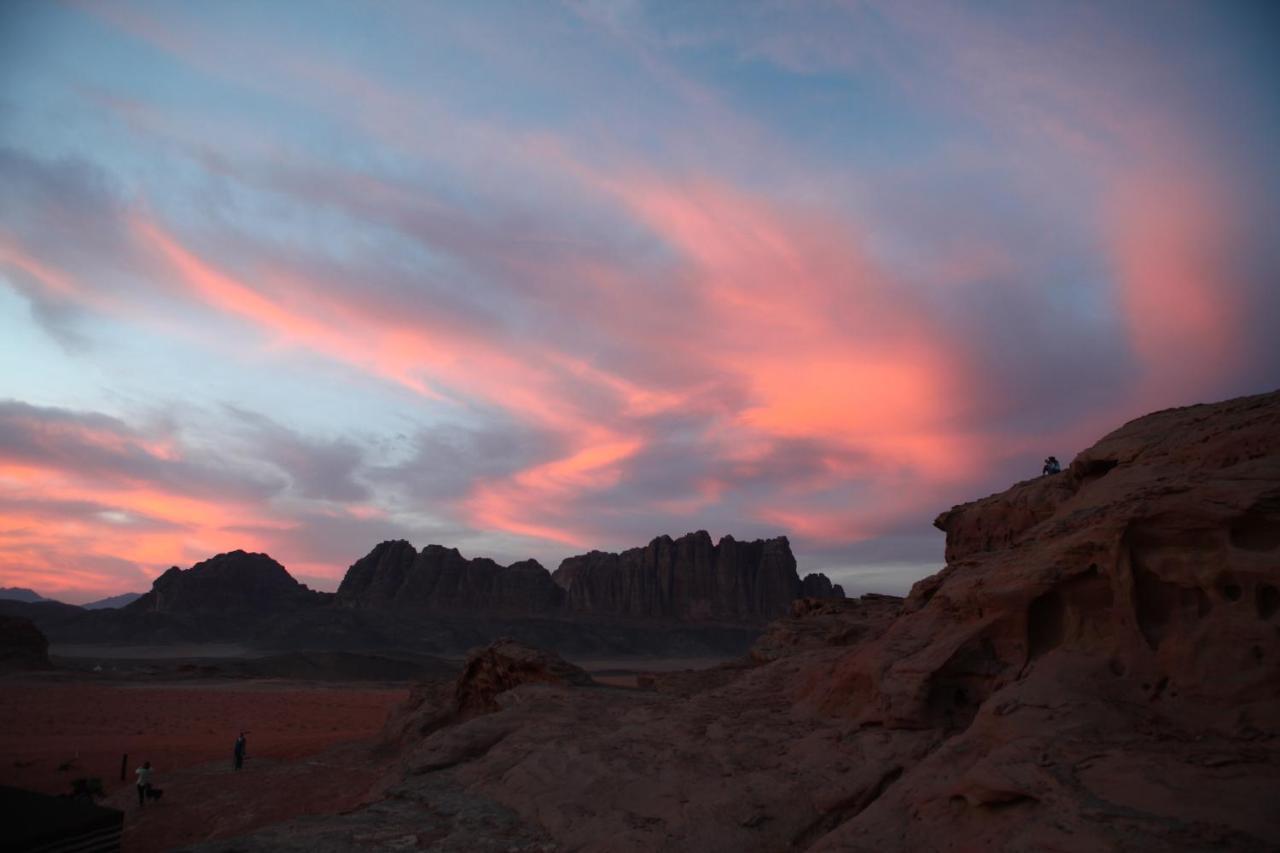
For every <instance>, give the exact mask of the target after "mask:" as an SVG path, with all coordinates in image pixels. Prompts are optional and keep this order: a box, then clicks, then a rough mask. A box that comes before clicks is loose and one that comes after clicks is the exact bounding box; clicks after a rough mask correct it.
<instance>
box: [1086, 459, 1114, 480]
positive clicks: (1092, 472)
mask: <svg viewBox="0 0 1280 853" xmlns="http://www.w3.org/2000/svg"><path fill="white" fill-rule="evenodd" d="M1119 464H1120V463H1119V462H1118V461H1116V460H1115V459H1090V460H1089V461H1087V462H1081V463H1080V469H1079V477H1080V485H1082V486H1086V485H1088V484H1089V483H1092V482H1094V481H1095V480H1101V479H1102V478H1103V477H1105V476H1107V474H1109V473H1111V471H1112V469H1114V468H1115V467H1116V466H1117V465H1119Z"/></svg>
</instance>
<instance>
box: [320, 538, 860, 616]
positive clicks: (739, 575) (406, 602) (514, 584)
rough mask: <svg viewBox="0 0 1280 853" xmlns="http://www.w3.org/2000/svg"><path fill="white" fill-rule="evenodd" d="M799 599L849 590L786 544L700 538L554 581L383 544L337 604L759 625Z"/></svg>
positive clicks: (596, 564) (356, 568)
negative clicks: (810, 567)
mask: <svg viewBox="0 0 1280 853" xmlns="http://www.w3.org/2000/svg"><path fill="white" fill-rule="evenodd" d="M801 596H809V597H815V598H842V597H843V596H844V590H842V589H841V588H840V587H839V586H833V585H832V584H831V582H830V581H829V580H828V579H827V578H826V577H825V576H824V575H821V574H811V575H808V576H807V577H805V578H804V580H803V581H802V580H801V579H800V578H799V576H798V575H797V574H796V561H795V558H794V557H793V556H792V555H791V546H790V544H789V543H788V542H787V540H786V538H784V537H780V538H778V539H770V540H766V541H755V542H738V541H737V540H735V539H734V538H733V537H732V536H726V537H725V538H724V539H722V540H721V541H720V543H719V544H718V545H716V544H713V543H712V541H711V537H710V536H709V535H708V534H707V533H706V532H705V531H699V532H697V533H689V534H686V535H685V536H682V537H680V538H679V539H674V540H673V539H672V538H671V537H669V536H660V537H658V538H657V539H654V540H653V541H652V542H650V543H649V544H648V545H647V546H646V547H644V548H633V549H631V550H629V551H624V552H623V553H621V554H609V553H604V552H601V551H592V552H591V553H589V554H583V555H580V556H576V557H570V558H568V559H566V560H565V561H564V562H562V563H561V564H560V567H559V568H558V569H556V571H555V573H554V574H550V573H548V572H547V571H546V569H544V568H543V567H542V566H541V565H540V564H539V563H538V562H537V561H535V560H525V561H523V562H519V563H514V564H512V565H510V566H500V565H498V564H497V563H495V562H493V561H492V560H487V559H484V558H476V559H471V560H468V559H466V558H465V557H463V556H462V555H461V554H459V553H458V551H457V550H456V549H453V548H443V547H441V546H439V545H428V546H427V547H425V548H423V549H422V551H421V552H418V551H416V550H415V549H414V547H413V546H412V545H411V544H409V543H408V542H405V541H403V540H397V541H393V542H383V543H381V544H380V545H378V546H377V547H376V548H374V549H373V551H371V552H370V553H369V554H368V555H366V556H365V557H362V558H361V559H359V560H357V561H356V562H355V563H354V564H353V565H352V566H351V568H350V569H348V570H347V574H346V576H345V577H344V578H343V580H342V584H341V586H339V587H338V594H337V599H338V601H339V602H340V603H342V604H344V605H347V606H350V607H356V608H363V609H377V608H390V609H413V610H422V611H427V612H435V613H442V614H444V613H447V614H455V615H456V614H464V613H477V614H480V613H483V614H491V615H503V616H522V615H523V616H560V617H584V618H592V619H595V618H598V619H603V620H610V619H618V618H626V619H642V620H643V619H651V620H667V621H684V622H736V623H762V622H764V621H766V620H768V619H770V618H773V617H775V616H779V615H781V614H783V613H785V612H787V609H788V608H789V607H790V606H791V602H792V601H793V600H794V599H796V598H799V597H801Z"/></svg>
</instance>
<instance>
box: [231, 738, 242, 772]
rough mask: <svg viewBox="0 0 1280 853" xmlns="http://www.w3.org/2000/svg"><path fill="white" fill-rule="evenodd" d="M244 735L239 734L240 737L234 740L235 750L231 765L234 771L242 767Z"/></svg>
mask: <svg viewBox="0 0 1280 853" xmlns="http://www.w3.org/2000/svg"><path fill="white" fill-rule="evenodd" d="M244 735H245V733H244V732H241V733H240V736H239V737H237V738H236V746H235V750H234V751H233V752H232V755H233V758H234V760H233V762H232V763H233V766H234V767H235V769H236V770H239V769H240V768H241V767H243V766H244V749H245V741H244Z"/></svg>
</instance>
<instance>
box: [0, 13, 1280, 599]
mask: <svg viewBox="0 0 1280 853" xmlns="http://www.w3.org/2000/svg"><path fill="white" fill-rule="evenodd" d="M1275 8H1276V7H1275V4H1268V3H1258V4H1250V3H1246V2H1236V1H1235V0H1231V2H1208V0H1206V2H1200V3H1178V2H1151V3H1139V2H1124V3H1109V2H1106V3H1104V2H1100V3H1076V2H1070V3H1067V2H1064V3H1024V2H1017V3H1013V2H1010V3H999V2H994V3H993V2H981V3H978V2H974V3H969V4H964V3H936V4H935V3H926V2H911V3H898V2H893V3H888V2H886V3H882V4H881V3H865V2H856V0H850V2H819V3H805V2H800V3H789V2H788V3H783V2H777V3H773V2H771V3H740V2H736V0H735V2H724V3H713V2H697V3H682V2H653V3H649V2H632V0H618V2H583V3H552V2H545V3H528V2H512V3H509V4H508V3H498V2H482V3H470V2H446V3H416V2H415V3H409V2H406V3H392V2H378V3H327V2H310V0H308V2H294V3H288V2H279V3H249V2H229V3H214V2H192V3H156V4H135V3H121V2H92V3H90V2H85V3H52V2H23V1H22V0H19V1H18V2H12V0H11V2H5V3H4V4H2V5H0V585H20V586H27V587H32V588H35V589H36V590H37V591H39V592H41V593H43V594H45V595H48V596H53V597H57V598H61V599H63V600H66V601H72V602H81V601H86V600H89V599H92V598H96V597H100V596H103V595H108V594H114V593H118V592H123V591H126V590H132V591H144V590H146V589H148V588H149V586H150V582H151V580H152V579H153V578H154V577H155V576H156V575H158V574H159V573H160V572H161V571H163V570H164V569H165V568H167V567H168V566H170V565H180V566H184V567H185V566H189V565H191V564H192V563H193V562H196V561H198V560H200V559H203V558H205V557H208V556H210V555H212V554H214V553H217V552H220V551H226V550H231V549H234V548H244V549H246V550H254V551H266V552H268V553H270V554H271V555H272V556H274V557H275V558H277V559H278V560H280V561H281V562H282V563H284V564H285V566H286V567H288V568H289V570H290V571H291V572H292V573H293V574H294V575H295V576H297V577H299V579H301V580H303V581H304V582H306V583H308V584H311V585H313V586H317V587H319V588H322V589H332V588H334V587H335V586H336V583H337V581H338V580H339V579H340V578H341V576H342V573H343V571H345V569H346V567H347V566H348V565H349V564H350V563H351V562H353V561H354V560H355V559H357V558H358V557H360V556H361V555H363V554H364V553H366V552H367V551H368V550H370V549H371V548H372V547H373V545H374V544H376V543H377V542H379V541H381V540H384V539H390V538H406V539H409V540H410V541H412V542H413V543H415V544H416V545H417V546H419V547H421V546H423V545H426V544H428V543H431V542H436V543H440V544H445V545H450V546H455V547H458V548H459V549H460V550H461V551H462V552H463V553H464V554H465V555H467V556H488V557H492V558H494V559H497V560H499V561H501V562H510V561H514V560H516V559H521V558H526V557H536V558H537V559H539V560H540V561H542V562H543V564H544V565H546V566H547V567H548V568H555V566H556V564H557V563H558V562H559V560H560V559H562V558H563V557H565V556H568V555H570V554H574V553H580V552H582V551H585V550H590V549H592V548H601V549H609V550H614V549H618V548H623V547H629V546H633V545H640V544H643V543H645V542H647V541H648V540H649V539H651V538H652V537H654V536H656V535H659V534H662V533H668V534H671V535H679V534H682V533H685V532H687V531H690V530H696V529H699V528H703V529H707V530H708V531H710V532H711V534H712V536H714V537H716V538H719V537H720V536H722V535H724V534H733V535H734V536H735V537H737V538H755V537H761V536H774V535H779V534H786V535H788V536H790V537H791V542H792V546H793V549H794V550H795V552H796V555H797V558H798V560H799V562H800V569H801V571H802V572H807V571H824V572H826V573H827V574H828V575H830V576H831V577H832V578H833V579H835V580H837V581H840V582H843V583H845V584H846V586H847V588H848V589H849V591H850V592H852V593H857V592H862V591H869V590H873V591H888V592H901V591H903V590H905V589H906V588H907V587H908V586H909V585H910V584H911V583H912V582H913V581H915V580H917V579H918V578H920V577H922V576H924V575H926V574H928V573H931V572H933V571H936V570H937V569H938V568H940V567H941V566H942V544H943V541H942V540H943V537H942V534H941V533H939V532H938V531H936V530H933V529H932V527H931V522H932V519H933V518H934V516H935V515H936V514H937V513H938V512H940V511H942V510H945V509H947V508H948V507H950V506H951V505H953V504H956V503H960V502H963V501H967V500H972V499H975V498H978V497H981V496H983V495H985V494H988V493H990V492H992V491H996V490H999V489H1002V488H1004V487H1005V486H1007V485H1008V484H1010V483H1011V482H1013V481H1016V480H1018V479H1023V478H1025V477H1028V476H1031V475H1033V474H1036V473H1038V471H1039V468H1040V463H1041V460H1042V459H1043V457H1044V456H1045V455H1047V454H1049V453H1054V454H1056V455H1058V456H1059V458H1061V459H1062V460H1063V462H1064V463H1065V462H1067V461H1069V460H1070V458H1071V457H1072V456H1073V455H1074V454H1075V453H1077V452H1078V451H1080V450H1082V449H1083V448H1084V447H1086V446H1087V445H1088V444H1090V443H1092V442H1093V441H1094V440H1096V439H1097V438H1099V437H1101V435H1102V434H1103V433H1105V432H1107V431H1108V430H1110V429H1112V428H1114V427H1116V426H1118V425H1120V424H1121V423H1122V422H1124V421H1125V420H1127V419H1130V418H1132V417H1135V416H1137V415H1140V414H1143V413H1145V412H1148V411H1151V410H1153V409H1158V408H1164V407H1168V406H1175V405H1182V404H1187V403H1192V402H1201V401H1209V400H1214V399H1221V398H1225V397H1230V396H1234V395H1239V394H1245V393H1254V392H1260V391H1265V390H1270V389H1273V388H1275V387H1277V385H1280V335H1278V334H1277V323H1278V321H1280V233H1278V228H1280V225H1278V223H1280V97H1278V96H1277V90H1276V85H1277V83H1276V81H1277V80H1280V51H1277V50H1276V36H1277V34H1278V33H1280V26H1278V21H1277V15H1276V12H1275V11H1274V10H1275Z"/></svg>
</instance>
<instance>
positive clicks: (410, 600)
mask: <svg viewBox="0 0 1280 853" xmlns="http://www.w3.org/2000/svg"><path fill="white" fill-rule="evenodd" d="M337 596H338V601H339V602H340V603H342V604H344V605H346V606H350V607H364V608H379V607H388V608H397V609H403V608H418V609H424V610H428V611H433V612H441V613H454V614H456V613H460V612H483V613H491V614H502V615H547V614H555V613H558V612H559V611H560V610H561V609H562V608H563V604H564V593H563V592H562V591H561V589H560V587H558V586H556V584H555V582H554V581H552V579H551V574H550V573H549V572H548V571H547V570H546V569H544V568H543V567H542V565H541V564H540V563H538V561H537V560H524V561H522V562H519V563H513V564H512V565H510V566H500V565H498V564H497V563H495V562H494V561H493V560H489V559H486V558H484V557H479V558H476V559H473V560H468V559H466V558H465V557H463V556H462V555H461V554H459V553H458V551H457V549H455V548H445V547H442V546H440V545H428V546H427V547H425V548H423V549H422V551H421V552H418V551H415V550H414V547H413V546H412V545H411V544H409V543H408V542H406V541H404V540H403V539H398V540H394V541H390V542H383V543H381V544H380V545H378V546H377V547H375V548H374V549H373V550H372V551H371V552H369V554H368V555H367V556H365V557H362V558H361V559H359V560H357V561H356V562H355V563H354V564H353V565H352V566H351V568H349V569H347V574H346V576H345V577H343V579H342V584H341V585H340V586H339V587H338V593H337Z"/></svg>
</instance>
